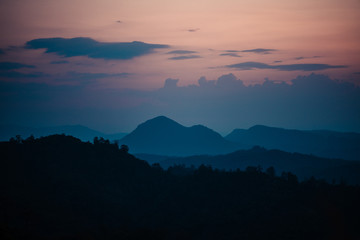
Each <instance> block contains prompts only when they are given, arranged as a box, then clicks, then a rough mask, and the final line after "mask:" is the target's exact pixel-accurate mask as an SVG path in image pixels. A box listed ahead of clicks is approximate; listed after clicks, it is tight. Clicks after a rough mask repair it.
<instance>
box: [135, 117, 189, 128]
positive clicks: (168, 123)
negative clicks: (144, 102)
mask: <svg viewBox="0 0 360 240" xmlns="http://www.w3.org/2000/svg"><path fill="white" fill-rule="evenodd" d="M144 127H146V128H148V127H151V128H155V129H158V128H168V127H177V128H179V127H183V126H182V125H181V124H179V123H177V122H175V121H174V120H172V119H170V118H168V117H165V116H158V117H155V118H152V119H149V120H147V121H146V122H144V123H142V124H140V125H139V126H138V128H144Z"/></svg>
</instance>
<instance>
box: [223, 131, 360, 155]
mask: <svg viewBox="0 0 360 240" xmlns="http://www.w3.org/2000/svg"><path fill="white" fill-rule="evenodd" d="M225 139H226V140H228V141H231V142H237V143H240V144H242V145H246V146H247V147H252V146H255V145H259V146H262V147H265V148H267V149H279V150H283V151H286V152H298V153H304V154H312V155H316V156H320V157H325V158H342V159H346V160H360V134H359V133H351V132H350V133H346V132H345V133H344V132H334V131H326V130H316V131H300V130H290V129H283V128H274V127H267V126H262V125H256V126H253V127H251V128H249V129H247V130H246V129H235V130H234V131H232V132H231V133H230V134H229V135H227V136H226V137H225Z"/></svg>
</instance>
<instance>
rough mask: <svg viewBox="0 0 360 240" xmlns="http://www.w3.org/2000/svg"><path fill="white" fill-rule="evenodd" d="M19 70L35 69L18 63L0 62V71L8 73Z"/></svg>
mask: <svg viewBox="0 0 360 240" xmlns="http://www.w3.org/2000/svg"><path fill="white" fill-rule="evenodd" d="M20 68H35V66H34V65H28V64H23V63H18V62H0V70H1V71H8V70H14V69H20Z"/></svg>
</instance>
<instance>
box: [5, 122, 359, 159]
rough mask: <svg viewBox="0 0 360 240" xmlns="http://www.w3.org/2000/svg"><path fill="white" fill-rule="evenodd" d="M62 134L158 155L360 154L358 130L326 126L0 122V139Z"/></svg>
mask: <svg viewBox="0 0 360 240" xmlns="http://www.w3.org/2000/svg"><path fill="white" fill-rule="evenodd" d="M52 134H66V135H72V136H74V137H77V138H79V139H81V140H83V141H92V140H93V139H94V137H103V138H104V139H109V140H110V141H116V142H117V143H118V144H120V145H121V144H125V145H128V146H129V148H130V152H132V153H134V154H139V153H145V154H151V155H161V156H192V155H204V154H205V155H218V154H228V153H231V152H234V151H237V150H241V149H243V150H244V149H251V148H252V147H254V146H261V147H264V148H266V149H278V150H282V151H286V152H289V153H295V152H296V153H302V154H310V155H315V156H318V157H323V158H339V159H345V160H355V161H358V160H360V134H359V133H351V132H349V133H344V132H335V131H326V130H322V131H320V130H316V131H315V130H313V131H301V130H291V129H283V128H274V127H268V126H262V125H256V126H253V127H251V128H249V129H235V130H233V131H232V132H231V133H230V134H229V135H227V136H225V137H223V136H221V135H220V134H219V133H217V132H215V131H213V130H211V129H209V128H207V127H205V126H203V125H195V126H191V127H185V126H183V125H181V124H179V123H177V122H175V121H174V120H172V119H169V118H167V117H165V116H159V117H155V118H153V119H150V120H148V121H146V122H144V123H142V124H140V125H139V126H138V127H137V128H136V129H135V130H134V131H132V132H131V133H130V134H125V133H116V134H104V133H102V132H99V131H96V130H93V129H90V128H88V127H85V126H81V125H66V126H56V127H42V128H32V127H22V126H16V125H2V126H0V141H6V140H9V139H10V138H11V137H15V136H16V135H21V136H22V138H27V137H29V136H30V135H34V137H41V136H48V135H52Z"/></svg>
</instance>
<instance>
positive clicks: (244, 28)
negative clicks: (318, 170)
mask: <svg viewBox="0 0 360 240" xmlns="http://www.w3.org/2000/svg"><path fill="white" fill-rule="evenodd" d="M359 12H360V1H359V0H342V1H339V0H311V1H310V0H301V1H300V0H293V1H286V0H251V1H250V0H242V1H239V0H181V1H180V0H172V1H169V0H102V1H99V0H71V1H70V0H62V1H53V0H2V1H0V28H1V36H0V86H1V88H0V100H1V102H0V114H1V116H2V117H1V118H0V124H18V125H23V126H32V127H33V126H35V127H40V126H53V125H69V124H70V125H72V124H81V125H85V126H88V127H91V128H94V129H96V130H99V131H103V132H106V133H113V132H119V131H121V132H130V131H131V130H133V129H134V128H135V127H136V125H138V124H139V123H141V122H143V121H145V120H147V119H149V118H152V117H155V116H157V115H166V116H169V117H171V118H174V120H176V121H179V122H180V123H182V124H184V125H188V126H190V125H194V124H204V125H206V126H208V127H210V128H212V129H214V130H216V131H219V132H220V133H222V134H226V133H228V132H230V131H231V130H232V129H234V128H248V127H251V126H252V125H255V124H264V125H269V126H277V127H287V128H295V129H330V130H337V131H357V132H360V124H359V123H360V100H359V98H360V92H359V86H360V44H359V42H360V31H359V29H360V14H359Z"/></svg>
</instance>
